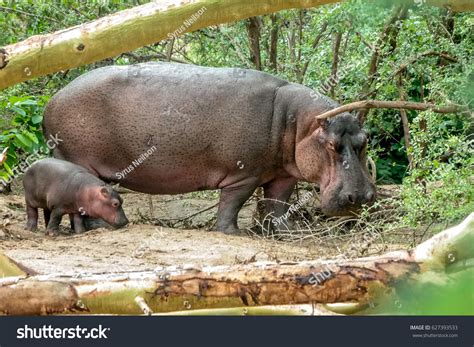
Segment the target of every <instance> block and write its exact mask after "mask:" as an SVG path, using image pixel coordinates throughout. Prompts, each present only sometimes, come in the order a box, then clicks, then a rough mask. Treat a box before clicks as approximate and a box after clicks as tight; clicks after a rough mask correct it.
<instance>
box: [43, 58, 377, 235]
mask: <svg viewBox="0 0 474 347" xmlns="http://www.w3.org/2000/svg"><path fill="white" fill-rule="evenodd" d="M336 106H338V105H337V104H336V103H335V102H333V101H331V100H329V99H327V98H326V97H323V96H321V95H319V94H317V93H314V92H313V91H312V90H311V89H310V88H307V87H305V86H302V85H299V84H294V83H289V82H287V81H284V80H282V79H279V78H277V77H274V76H271V75H269V74H266V73H262V72H258V71H252V70H243V69H232V68H209V67H201V66H193V65H184V64H171V63H147V64H138V65H131V66H108V67H103V68H99V69H96V70H93V71H91V72H88V73H86V74H84V75H82V76H81V77H79V78H77V79H76V80H74V81H73V82H71V83H70V84H69V85H67V86H66V87H65V88H63V89H62V90H61V91H59V92H58V93H57V94H56V95H55V96H54V97H53V98H52V99H51V101H50V102H49V104H48V105H47V108H46V111H45V118H44V130H45V134H46V136H48V135H50V134H52V135H56V134H58V136H59V137H60V138H61V139H62V140H63V142H61V143H60V144H59V145H58V146H57V147H56V148H55V149H54V152H53V153H54V156H55V157H57V158H60V159H64V160H68V161H71V162H73V163H76V164H79V165H81V166H83V167H85V168H87V169H88V170H90V171H91V172H92V173H93V174H95V175H97V176H98V177H100V178H102V179H103V180H106V181H110V182H118V183H120V184H121V185H122V186H123V187H126V188H130V189H132V190H135V191H139V192H143V193H148V194H179V193H187V192H193V191H198V190H206V189H220V190H221V195H220V202H219V208H218V212H217V230H221V231H224V232H226V233H232V232H234V231H237V230H238V227H237V216H238V212H239V210H240V209H241V207H242V205H243V204H244V203H245V201H246V200H247V199H248V198H249V197H250V196H251V195H252V193H253V192H254V190H255V189H256V188H257V187H259V186H262V187H263V188H264V196H265V198H266V199H269V200H266V202H267V203H266V204H265V212H266V213H267V214H273V216H274V217H275V218H278V217H280V216H281V215H282V214H284V213H285V211H286V206H287V204H286V203H284V202H286V201H287V200H288V199H289V197H290V195H291V193H292V191H293V189H294V187H295V184H296V182H297V181H298V180H303V181H308V182H313V183H316V184H318V185H319V186H320V190H321V207H322V210H323V212H324V213H325V214H327V215H346V214H350V213H352V212H354V211H356V210H357V209H358V208H360V207H361V205H362V204H364V203H370V202H372V201H373V200H374V199H375V188H374V185H373V184H372V183H371V181H370V179H369V177H368V173H367V170H366V165H365V161H366V157H365V155H366V143H367V139H366V135H365V134H364V132H363V131H362V129H361V126H360V124H359V122H358V120H357V119H356V118H355V117H353V116H352V115H350V114H347V113H346V114H341V115H339V116H337V117H335V118H333V119H331V120H316V119H315V116H317V115H319V114H321V113H322V112H324V111H327V110H329V109H333V108H334V107H336Z"/></svg>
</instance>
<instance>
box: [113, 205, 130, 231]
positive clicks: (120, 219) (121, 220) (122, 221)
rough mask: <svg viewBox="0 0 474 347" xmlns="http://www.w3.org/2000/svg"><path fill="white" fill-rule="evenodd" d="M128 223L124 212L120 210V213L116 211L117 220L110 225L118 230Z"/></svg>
mask: <svg viewBox="0 0 474 347" xmlns="http://www.w3.org/2000/svg"><path fill="white" fill-rule="evenodd" d="M128 223H129V220H128V218H127V216H126V215H125V212H124V211H123V209H120V211H117V218H116V220H115V222H114V223H113V224H112V225H113V227H114V228H116V229H119V228H123V227H124V226H126V225H127V224H128Z"/></svg>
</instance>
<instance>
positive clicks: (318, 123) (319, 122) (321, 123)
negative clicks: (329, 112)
mask: <svg viewBox="0 0 474 347" xmlns="http://www.w3.org/2000/svg"><path fill="white" fill-rule="evenodd" d="M314 123H315V127H314V129H318V128H321V129H323V130H326V129H327V127H328V125H329V121H328V120H327V118H324V119H317V118H316V120H315V122H314Z"/></svg>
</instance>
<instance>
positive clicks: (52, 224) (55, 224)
mask: <svg viewBox="0 0 474 347" xmlns="http://www.w3.org/2000/svg"><path fill="white" fill-rule="evenodd" d="M63 215H64V212H63V210H62V209H60V208H53V209H52V210H51V218H50V220H49V223H48V226H47V227H46V235H51V236H55V235H58V233H59V224H61V220H62V219H63Z"/></svg>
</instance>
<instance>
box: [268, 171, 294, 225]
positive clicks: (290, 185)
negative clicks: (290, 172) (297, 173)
mask: <svg viewBox="0 0 474 347" xmlns="http://www.w3.org/2000/svg"><path fill="white" fill-rule="evenodd" d="M296 182H297V180H296V179H295V178H293V177H286V178H276V179H274V180H273V181H270V182H268V183H266V184H264V185H263V190H264V198H265V204H264V205H265V220H264V221H263V226H264V228H265V229H267V230H273V229H274V227H276V228H277V229H278V227H279V226H280V225H281V226H282V227H287V226H288V225H287V223H288V221H286V220H285V221H281V219H279V218H280V217H282V216H283V215H284V214H285V213H286V211H287V210H288V207H289V205H288V200H289V199H290V196H291V193H293V190H294V189H295V185H296ZM280 221H281V223H280ZM270 222H272V223H270Z"/></svg>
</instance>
